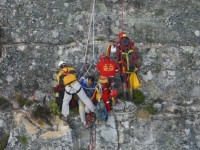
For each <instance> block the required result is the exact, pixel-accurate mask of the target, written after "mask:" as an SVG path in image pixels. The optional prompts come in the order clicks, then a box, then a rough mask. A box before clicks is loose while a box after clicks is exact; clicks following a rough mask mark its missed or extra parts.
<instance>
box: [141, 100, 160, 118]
mask: <svg viewBox="0 0 200 150" xmlns="http://www.w3.org/2000/svg"><path fill="white" fill-rule="evenodd" d="M143 110H146V111H148V112H149V113H150V114H152V115H155V114H156V113H157V112H158V111H157V109H156V108H154V107H153V104H152V103H149V104H146V105H145V106H143Z"/></svg>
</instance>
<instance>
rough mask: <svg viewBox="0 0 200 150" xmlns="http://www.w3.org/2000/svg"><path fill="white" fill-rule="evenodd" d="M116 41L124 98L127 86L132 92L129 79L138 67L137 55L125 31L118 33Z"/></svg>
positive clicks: (126, 95)
mask: <svg viewBox="0 0 200 150" xmlns="http://www.w3.org/2000/svg"><path fill="white" fill-rule="evenodd" d="M118 38H119V39H118V42H117V44H116V45H117V46H116V48H117V59H118V64H119V70H120V77H121V82H122V84H123V90H124V94H125V95H124V96H125V97H126V99H128V98H129V96H128V95H129V94H128V88H130V91H131V92H132V89H131V87H130V85H131V84H132V83H130V81H132V79H130V78H132V77H133V76H132V75H131V74H132V73H133V72H135V71H136V70H137V69H138V64H137V56H136V51H135V48H134V42H133V41H132V40H131V39H130V38H129V37H128V36H127V35H126V33H125V32H120V33H119V34H118Z"/></svg>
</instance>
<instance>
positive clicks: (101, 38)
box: [96, 36, 106, 41]
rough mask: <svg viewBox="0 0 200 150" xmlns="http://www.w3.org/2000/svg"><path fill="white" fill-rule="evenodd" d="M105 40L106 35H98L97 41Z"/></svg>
mask: <svg viewBox="0 0 200 150" xmlns="http://www.w3.org/2000/svg"><path fill="white" fill-rule="evenodd" d="M105 40H106V38H105V37H104V36H98V37H97V38H96V41H105Z"/></svg>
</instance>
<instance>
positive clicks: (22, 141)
mask: <svg viewBox="0 0 200 150" xmlns="http://www.w3.org/2000/svg"><path fill="white" fill-rule="evenodd" d="M19 139H20V142H21V143H22V144H27V143H28V140H27V137H26V136H25V135H23V136H20V137H19Z"/></svg>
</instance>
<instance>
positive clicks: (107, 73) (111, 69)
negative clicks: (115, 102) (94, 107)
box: [96, 54, 118, 112]
mask: <svg viewBox="0 0 200 150" xmlns="http://www.w3.org/2000/svg"><path fill="white" fill-rule="evenodd" d="M96 68H97V70H99V72H100V76H99V80H98V82H99V83H100V84H101V85H102V92H103V93H102V99H103V101H104V103H105V106H106V109H107V111H108V112H110V110H111V103H110V83H109V78H112V77H114V76H115V73H116V72H117V71H118V66H117V63H116V62H114V61H113V60H110V59H109V58H108V56H106V55H105V54H102V55H101V56H100V61H99V63H98V64H97V66H96Z"/></svg>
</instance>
